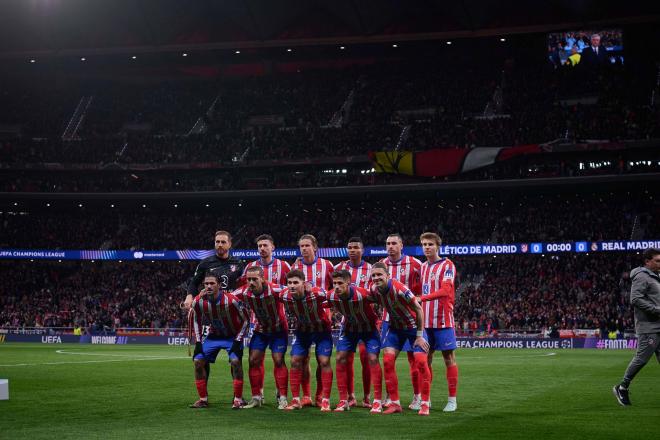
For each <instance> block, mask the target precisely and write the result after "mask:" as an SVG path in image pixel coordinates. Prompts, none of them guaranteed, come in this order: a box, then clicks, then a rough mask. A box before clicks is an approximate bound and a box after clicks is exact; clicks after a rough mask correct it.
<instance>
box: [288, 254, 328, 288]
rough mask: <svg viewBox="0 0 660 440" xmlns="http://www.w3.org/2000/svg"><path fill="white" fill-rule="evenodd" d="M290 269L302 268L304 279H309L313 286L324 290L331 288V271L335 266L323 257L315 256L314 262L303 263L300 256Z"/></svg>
mask: <svg viewBox="0 0 660 440" xmlns="http://www.w3.org/2000/svg"><path fill="white" fill-rule="evenodd" d="M291 269H298V270H302V271H303V272H304V274H305V281H309V282H310V283H312V286H314V287H320V288H321V289H324V290H330V289H332V272H334V270H335V268H334V267H333V266H332V263H331V262H330V261H328V260H326V259H325V258H319V257H316V259H315V260H314V262H313V263H310V264H307V263H305V261H304V260H303V259H302V258H301V259H300V260H298V262H297V263H294V264H293V266H291Z"/></svg>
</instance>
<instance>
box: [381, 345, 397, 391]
mask: <svg viewBox="0 0 660 440" xmlns="http://www.w3.org/2000/svg"><path fill="white" fill-rule="evenodd" d="M395 365H396V358H395V356H394V353H384V354H383V366H384V368H385V388H386V389H387V393H388V394H389V395H390V399H392V400H393V401H397V400H399V379H398V378H397V377H396V367H395Z"/></svg>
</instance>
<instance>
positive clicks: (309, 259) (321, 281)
mask: <svg viewBox="0 0 660 440" xmlns="http://www.w3.org/2000/svg"><path fill="white" fill-rule="evenodd" d="M298 248H299V249H300V255H301V258H300V259H299V260H297V261H296V262H295V263H294V264H293V266H291V269H298V270H301V271H302V272H303V273H304V274H305V281H307V283H310V284H311V285H312V286H314V287H320V288H321V289H323V290H325V291H328V290H330V289H331V288H332V272H333V271H334V267H333V266H332V263H331V262H330V261H328V260H326V259H324V258H319V257H318V256H317V255H316V253H317V252H318V250H319V244H318V240H316V237H314V236H313V235H312V234H304V235H302V236H301V237H300V238H299V239H298ZM311 375H312V371H311V369H310V367H309V357H307V359H305V363H304V366H303V379H302V387H303V400H302V405H303V406H310V405H312V401H311V399H310V398H309V395H310V392H311V389H310V382H311ZM320 384H321V368H320V367H319V366H318V365H317V367H316V393H315V395H314V402H315V403H316V405H320V404H321V387H320Z"/></svg>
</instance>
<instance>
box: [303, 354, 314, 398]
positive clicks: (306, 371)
mask: <svg viewBox="0 0 660 440" xmlns="http://www.w3.org/2000/svg"><path fill="white" fill-rule="evenodd" d="M311 382H312V379H311V371H310V367H309V358H307V359H306V360H305V361H304V362H303V367H302V381H301V383H302V394H303V396H311V392H312V390H311Z"/></svg>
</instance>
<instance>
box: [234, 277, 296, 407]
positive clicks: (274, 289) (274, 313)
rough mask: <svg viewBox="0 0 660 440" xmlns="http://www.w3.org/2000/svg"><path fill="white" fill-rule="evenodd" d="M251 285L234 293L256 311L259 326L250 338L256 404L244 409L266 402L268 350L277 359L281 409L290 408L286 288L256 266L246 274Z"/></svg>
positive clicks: (251, 373) (276, 367)
mask: <svg viewBox="0 0 660 440" xmlns="http://www.w3.org/2000/svg"><path fill="white" fill-rule="evenodd" d="M246 280H247V285H246V286H244V287H242V288H240V289H238V290H237V291H235V292H234V295H235V296H236V297H237V298H238V299H240V300H241V301H243V302H244V303H245V304H246V306H247V307H248V308H249V309H250V311H251V312H252V316H253V318H254V320H255V327H254V329H253V332H252V337H251V338H250V353H249V356H250V357H249V363H250V369H249V373H248V374H249V377H250V387H251V390H252V401H251V402H250V403H248V404H247V405H245V406H244V408H254V407H256V406H261V405H262V403H263V386H264V375H263V370H262V368H263V364H264V357H265V356H264V355H265V353H266V348H267V347H269V348H270V351H271V355H272V357H273V374H274V376H275V384H276V386H277V391H278V409H284V408H286V407H287V406H288V402H287V400H286V396H287V388H288V377H289V373H288V371H287V368H286V363H285V362H284V354H285V353H286V347H287V343H288V326H287V320H286V315H285V313H284V306H283V305H282V301H281V299H280V294H281V293H282V287H281V286H279V285H275V284H273V283H269V282H267V281H266V280H264V271H263V269H262V268H261V267H259V266H253V267H251V268H248V269H247V272H246Z"/></svg>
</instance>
